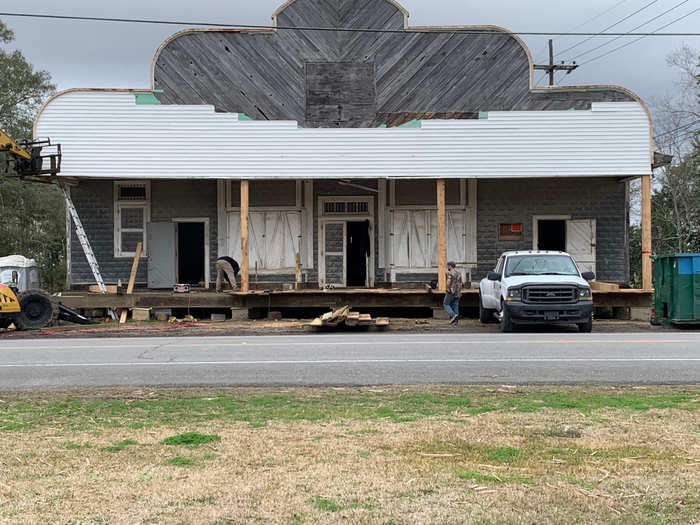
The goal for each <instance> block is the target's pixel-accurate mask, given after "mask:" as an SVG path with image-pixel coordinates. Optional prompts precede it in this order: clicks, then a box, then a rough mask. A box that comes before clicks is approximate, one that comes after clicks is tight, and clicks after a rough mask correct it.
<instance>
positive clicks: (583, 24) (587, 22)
mask: <svg viewBox="0 0 700 525" xmlns="http://www.w3.org/2000/svg"><path fill="white" fill-rule="evenodd" d="M627 1H628V0H620V1H619V2H617V3H616V4H615V5H613V6H612V7H609V8H608V9H606V10H605V11H602V12H600V13H598V14H597V15H595V16H593V17H591V18H589V19H588V20H586V21H585V22H582V23H580V24H579V25H577V26H576V27H574V28H572V29H571V30H572V31H576V30H577V29H580V28H582V27H583V26H585V25H586V24H589V23H591V22H593V21H594V20H597V19H599V18H600V17H601V16H603V15H607V14H608V13H609V12H610V11H612V10H613V9H615V8H617V7H619V6H621V5H622V4H624V3H625V2H627ZM546 51H547V46H544V51H543V53H544V52H546ZM546 76H547V74H546V73H545V74H544V75H542V79H543V78H544V77H546ZM542 79H540V80H542Z"/></svg>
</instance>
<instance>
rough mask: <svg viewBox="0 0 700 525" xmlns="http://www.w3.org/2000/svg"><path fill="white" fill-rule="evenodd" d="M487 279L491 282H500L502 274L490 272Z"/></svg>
mask: <svg viewBox="0 0 700 525" xmlns="http://www.w3.org/2000/svg"><path fill="white" fill-rule="evenodd" d="M486 278H487V279H488V280H489V281H500V280H501V274H500V273H497V272H489V273H488V274H487V275H486Z"/></svg>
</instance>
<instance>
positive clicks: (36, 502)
mask: <svg viewBox="0 0 700 525" xmlns="http://www.w3.org/2000/svg"><path fill="white" fill-rule="evenodd" d="M73 394H75V392H74V393H73ZM15 395H16V393H15ZM699 396H700V391H698V389H697V388H686V389H672V388H650V389H645V388H634V389H609V388H605V389H603V388H598V389H537V388H517V389H514V388H509V387H503V388H450V387H415V388H399V387H396V388H386V389H322V390H315V389H301V390H296V389H283V390H280V389H226V390H216V391H211V390H196V391H192V390H189V391H145V390H138V391H116V390H112V391H107V390H102V391H98V392H92V393H91V392H88V391H83V392H82V393H81V395H79V396H76V395H71V393H70V392H59V393H56V396H54V397H53V398H48V397H41V398H38V399H31V400H28V399H19V398H8V397H7V396H2V399H3V401H2V402H0V411H2V412H0V418H1V419H2V421H1V422H4V423H5V424H6V423H7V421H9V420H10V419H12V418H14V417H16V416H17V415H18V414H19V415H21V414H23V413H25V412H24V411H36V414H37V415H39V416H40V417H41V424H40V425H35V426H31V427H26V428H25V429H23V430H14V431H12V430H4V431H0V521H5V522H8V523H17V522H21V523H48V522H51V523H182V524H187V523H189V524H211V525H213V524H223V523H367V524H374V523H377V524H386V523H465V522H466V523H513V524H514V523H533V524H534V523H604V522H608V523H642V524H644V523H649V524H651V523H684V524H685V523H697V522H698V520H700V511H699V510H698V509H699V508H700V497H699V496H698V494H700V469H699V468H698V467H699V466H700V426H699V425H698V417H697V407H698V404H699V402H700V397H699ZM121 398H125V399H121ZM119 403H122V404H125V405H126V410H122V408H123V407H121V408H120V405H119ZM177 403H182V406H180V407H179V408H181V409H182V410H181V412H180V413H179V414H180V415H179V416H177V417H176V415H175V413H174V412H172V410H173V408H178V405H177ZM3 407H4V408H3ZM538 407H541V408H538ZM664 407H665V408H664ZM485 408H489V410H488V411H482V410H481V409H485ZM169 410H170V412H169ZM317 410H323V412H321V413H319V412H317ZM195 412H199V416H201V417H195V414H194V413H195ZM107 415H111V416H112V418H111V419H108V418H106V417H105V416H107ZM243 415H245V417H247V418H248V419H247V420H245V419H244V418H242V416H243ZM91 418H92V419H91ZM76 423H79V425H76ZM566 429H569V430H574V431H575V432H566V431H565V430H566ZM559 434H561V435H559ZM185 438H187V439H185ZM195 438H196V439H195Z"/></svg>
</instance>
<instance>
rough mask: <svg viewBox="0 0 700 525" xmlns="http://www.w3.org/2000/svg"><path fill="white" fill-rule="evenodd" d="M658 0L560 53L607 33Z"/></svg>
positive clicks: (653, 0)
mask: <svg viewBox="0 0 700 525" xmlns="http://www.w3.org/2000/svg"><path fill="white" fill-rule="evenodd" d="M658 1H659V0H652V1H651V2H649V3H648V4H647V5H645V6H644V7H642V8H640V9H637V10H636V11H635V12H634V13H632V14H630V15H627V16H626V17H624V18H623V19H622V20H618V21H617V22H615V23H614V24H612V25H609V26H608V27H606V28H605V29H603V30H602V31H601V32H600V33H597V34H595V35H593V36H591V37H589V38H584V39H583V40H581V41H579V42H577V43H575V44H574V45H573V46H570V47H567V48H566V49H565V50H564V51H562V52H561V53H560V54H561V55H563V54H564V53H566V52H567V51H571V50H572V49H575V48H577V47H578V46H580V45H581V44H585V43H586V42H588V41H589V40H592V39H593V38H595V37H596V36H603V33H605V32H606V31H607V30H608V29H612V28H613V27H615V26H618V25H620V24H621V23H622V22H624V21H625V20H629V19H630V18H632V17H633V16H634V15H636V14H637V13H641V12H642V11H644V10H645V9H646V8H647V7H651V6H652V5H654V4H655V3H656V2H658ZM605 34H606V35H611V34H612V33H605ZM616 36H617V35H616Z"/></svg>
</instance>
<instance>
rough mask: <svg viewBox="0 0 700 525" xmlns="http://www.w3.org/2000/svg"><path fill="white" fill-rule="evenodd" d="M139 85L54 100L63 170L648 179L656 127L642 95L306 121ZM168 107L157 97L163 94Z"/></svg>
mask: <svg viewBox="0 0 700 525" xmlns="http://www.w3.org/2000/svg"><path fill="white" fill-rule="evenodd" d="M137 98H138V97H136V96H135V93H134V92H133V91H98V90H72V91H67V92H64V93H62V94H60V95H59V96H57V97H54V98H53V99H51V100H50V101H49V102H48V103H47V104H46V105H45V107H44V108H43V109H42V111H41V113H40V114H39V116H38V117H37V121H36V125H35V135H36V136H50V137H51V139H52V141H53V142H54V143H60V144H61V145H62V149H63V165H62V175H63V176H67V177H78V178H81V177H90V178H110V179H131V178H138V179H337V178H353V179H363V178H365V179H375V178H472V177H473V178H527V177H592V176H627V177H629V176H639V175H649V174H650V173H651V165H652V160H651V151H650V147H649V146H650V129H649V121H648V118H647V115H646V113H645V110H644V108H643V107H642V105H641V104H639V103H637V102H599V103H593V104H592V107H591V109H590V110H569V111H497V112H490V113H482V114H480V115H479V117H480V118H478V119H466V120H464V119H463V120H424V121H416V122H415V123H414V125H412V126H402V127H395V128H388V129H387V128H343V129H329V128H322V129H321V128H316V129H309V128H300V127H298V125H297V123H296V122H294V121H251V120H246V119H243V118H239V115H237V114H232V113H217V112H216V111H215V109H214V107H213V106H175V105H159V104H156V103H151V104H149V103H148V100H146V103H144V98H143V96H141V97H140V100H137ZM155 102H157V100H155Z"/></svg>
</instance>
